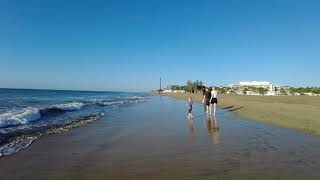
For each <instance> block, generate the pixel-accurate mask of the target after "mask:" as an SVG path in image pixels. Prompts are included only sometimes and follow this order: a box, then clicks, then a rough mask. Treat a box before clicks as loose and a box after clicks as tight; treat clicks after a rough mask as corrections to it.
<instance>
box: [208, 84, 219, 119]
mask: <svg viewBox="0 0 320 180" xmlns="http://www.w3.org/2000/svg"><path fill="white" fill-rule="evenodd" d="M217 96H218V92H217V91H216V90H215V89H214V87H212V91H211V98H210V108H209V109H210V112H209V114H211V113H212V106H213V115H214V116H215V115H216V108H217V104H218V99H217Z"/></svg>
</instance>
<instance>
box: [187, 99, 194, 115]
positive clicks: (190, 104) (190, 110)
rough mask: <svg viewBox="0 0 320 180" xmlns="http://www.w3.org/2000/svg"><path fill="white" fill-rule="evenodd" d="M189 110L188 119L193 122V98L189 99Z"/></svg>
mask: <svg viewBox="0 0 320 180" xmlns="http://www.w3.org/2000/svg"><path fill="white" fill-rule="evenodd" d="M187 108H188V119H189V120H192V119H193V115H192V109H193V102H192V99H191V97H189V98H188V103H187Z"/></svg>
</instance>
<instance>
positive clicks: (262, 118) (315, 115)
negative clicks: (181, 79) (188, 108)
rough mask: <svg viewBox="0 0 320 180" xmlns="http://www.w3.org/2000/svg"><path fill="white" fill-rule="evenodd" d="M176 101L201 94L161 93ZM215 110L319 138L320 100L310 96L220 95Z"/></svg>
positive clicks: (195, 98)
mask: <svg viewBox="0 0 320 180" xmlns="http://www.w3.org/2000/svg"><path fill="white" fill-rule="evenodd" d="M162 95H164V96H172V97H175V98H178V99H187V97H188V96H191V97H193V99H194V100H196V101H199V102H200V101H201V100H202V95H201V94H188V93H165V94H164V93H163V94H162ZM218 101H219V103H218V106H219V107H221V108H226V109H228V110H229V111H233V112H234V113H236V114H237V115H238V116H240V117H242V118H245V119H250V120H254V121H259V122H264V123H269V124H274V125H277V126H281V127H286V128H292V129H297V130H300V131H305V132H308V133H312V134H318V135H320V118H319V117H320V97H315V96H314V97H312V96H243V95H226V94H221V95H219V99H218Z"/></svg>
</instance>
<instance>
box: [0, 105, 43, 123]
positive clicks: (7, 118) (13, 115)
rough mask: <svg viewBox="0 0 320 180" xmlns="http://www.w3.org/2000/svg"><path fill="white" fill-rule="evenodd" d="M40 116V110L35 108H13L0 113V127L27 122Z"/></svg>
mask: <svg viewBox="0 0 320 180" xmlns="http://www.w3.org/2000/svg"><path fill="white" fill-rule="evenodd" d="M40 117H41V115H40V111H39V109H37V108H25V109H22V110H16V111H15V110H13V111H10V112H7V113H4V114H1V115H0V127H7V126H16V125H20V124H27V123H29V122H31V121H34V120H37V119H40Z"/></svg>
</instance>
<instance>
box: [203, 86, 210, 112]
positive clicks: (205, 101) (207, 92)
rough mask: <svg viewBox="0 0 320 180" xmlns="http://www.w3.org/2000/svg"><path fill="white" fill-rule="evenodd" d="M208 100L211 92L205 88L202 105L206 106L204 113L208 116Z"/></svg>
mask: <svg viewBox="0 0 320 180" xmlns="http://www.w3.org/2000/svg"><path fill="white" fill-rule="evenodd" d="M210 100H211V92H210V91H209V89H208V88H206V92H205V94H204V103H205V105H206V113H207V114H209V113H210V112H209V108H210Z"/></svg>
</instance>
